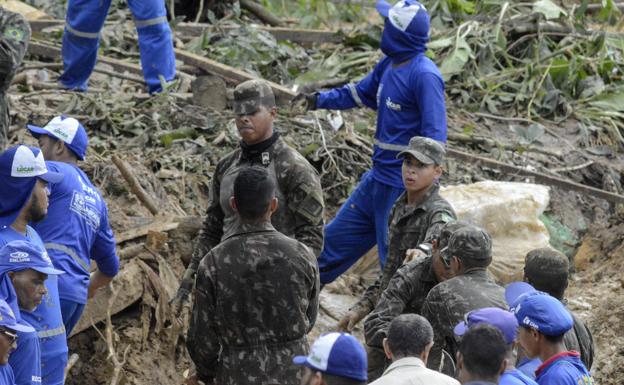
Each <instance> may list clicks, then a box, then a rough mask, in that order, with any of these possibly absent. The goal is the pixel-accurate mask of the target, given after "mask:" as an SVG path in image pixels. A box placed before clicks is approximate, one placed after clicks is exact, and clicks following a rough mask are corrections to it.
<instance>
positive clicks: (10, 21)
mask: <svg viewBox="0 0 624 385" xmlns="http://www.w3.org/2000/svg"><path fill="white" fill-rule="evenodd" d="M29 40H30V25H29V24H28V22H27V21H26V19H24V17H23V16H22V15H20V14H18V13H13V12H10V11H8V10H6V9H4V8H3V7H2V6H0V151H2V150H4V149H5V148H6V146H7V141H8V139H7V135H8V131H9V125H10V121H9V105H8V103H9V102H8V100H7V96H6V92H7V90H8V89H9V86H10V85H11V81H13V77H14V76H15V72H16V71H17V68H18V67H19V66H20V64H21V63H22V59H23V58H24V55H25V54H26V49H27V48H28V41H29Z"/></svg>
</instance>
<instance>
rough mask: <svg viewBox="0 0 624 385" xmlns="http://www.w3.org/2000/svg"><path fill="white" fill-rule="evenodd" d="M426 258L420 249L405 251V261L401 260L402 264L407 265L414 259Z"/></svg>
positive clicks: (425, 254)
mask: <svg viewBox="0 0 624 385" xmlns="http://www.w3.org/2000/svg"><path fill="white" fill-rule="evenodd" d="M426 256H427V253H425V252H424V251H422V250H420V249H407V251H406V252H405V259H404V260H403V264H404V265H405V264H408V263H410V262H411V261H413V260H415V259H418V258H423V257H426Z"/></svg>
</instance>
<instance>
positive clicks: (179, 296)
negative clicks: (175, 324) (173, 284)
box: [169, 281, 193, 318]
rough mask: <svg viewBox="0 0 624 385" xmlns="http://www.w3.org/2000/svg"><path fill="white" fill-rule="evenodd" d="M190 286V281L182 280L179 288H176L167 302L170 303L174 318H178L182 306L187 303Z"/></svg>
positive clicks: (191, 285)
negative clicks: (175, 291) (173, 294)
mask: <svg viewBox="0 0 624 385" xmlns="http://www.w3.org/2000/svg"><path fill="white" fill-rule="evenodd" d="M192 287H193V283H192V282H191V283H190V284H189V283H188V282H186V281H182V283H180V288H179V289H178V292H177V293H176V295H175V297H173V299H172V300H171V302H170V303H169V304H170V305H171V311H172V312H173V314H174V316H175V317H176V318H179V317H180V316H181V313H182V308H183V307H184V305H185V304H186V303H188V300H189V296H190V294H191V289H192Z"/></svg>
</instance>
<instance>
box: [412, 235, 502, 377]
mask: <svg viewBox="0 0 624 385" xmlns="http://www.w3.org/2000/svg"><path fill="white" fill-rule="evenodd" d="M458 231H459V230H458ZM456 234H457V232H456V233H455V234H454V235H456ZM452 238H453V236H451V240H452ZM482 307H498V308H501V309H507V308H508V306H507V303H505V289H504V288H503V287H501V286H499V285H498V284H496V283H495V282H494V279H493V278H492V277H491V276H490V274H488V272H487V270H485V269H483V268H474V269H470V270H468V271H466V272H465V273H464V274H462V275H460V276H457V277H455V278H451V279H449V280H447V281H444V282H441V283H439V284H438V285H436V286H435V287H434V288H433V289H431V291H430V292H429V294H428V295H427V298H426V299H425V302H424V303H423V305H422V316H423V317H425V318H427V319H428V320H429V322H430V323H431V326H432V327H433V335H434V339H433V348H432V349H431V352H430V353H429V360H428V362H427V367H429V368H430V369H434V370H441V365H440V363H441V360H442V359H441V356H442V349H444V350H445V351H447V352H448V353H449V354H450V355H451V357H455V354H456V353H457V346H458V344H457V340H456V339H455V333H454V331H453V329H454V328H455V325H457V323H458V322H460V321H462V320H463V319H464V315H465V314H466V313H468V312H469V311H472V310H475V309H480V308H482ZM443 367H444V368H447V365H443ZM441 371H442V372H443V373H444V372H445V371H444V369H442V370H441ZM445 374H449V375H451V376H454V375H455V373H448V372H446V373H445Z"/></svg>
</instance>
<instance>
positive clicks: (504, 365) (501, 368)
mask: <svg viewBox="0 0 624 385" xmlns="http://www.w3.org/2000/svg"><path fill="white" fill-rule="evenodd" d="M508 363H509V359H507V358H505V359H504V360H503V362H502V363H501V367H500V369H498V375H499V376H500V375H502V374H503V373H504V372H505V370H507V364H508Z"/></svg>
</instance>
